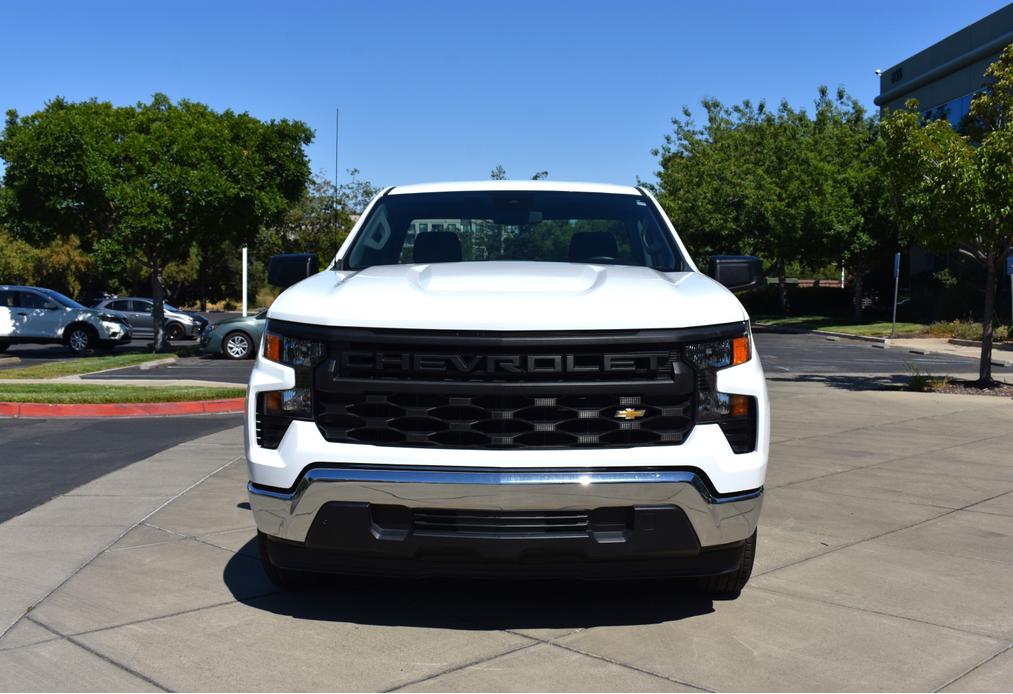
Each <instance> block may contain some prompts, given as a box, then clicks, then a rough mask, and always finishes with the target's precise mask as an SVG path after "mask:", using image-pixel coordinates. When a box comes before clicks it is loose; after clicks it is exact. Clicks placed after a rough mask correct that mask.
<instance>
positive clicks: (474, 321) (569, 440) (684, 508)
mask: <svg viewBox="0 0 1013 694" xmlns="http://www.w3.org/2000/svg"><path fill="white" fill-rule="evenodd" d="M708 274H709V275H710V276H708V275H705V274H703V273H701V272H700V271H699V270H698V269H697V266H696V265H695V264H694V262H693V260H692V259H691V258H690V256H689V254H688V253H687V251H686V248H685V246H684V245H683V243H682V241H681V240H680V238H679V236H678V234H677V233H676V231H675V229H674V228H673V227H672V225H671V223H670V222H669V220H668V219H667V217H666V216H665V213H664V211H663V210H662V208H661V207H660V206H659V204H658V203H657V201H656V200H655V199H654V198H653V197H652V195H651V194H650V192H649V191H647V190H645V189H643V188H639V187H627V186H616V185H597V184H579V183H555V182H545V181H483V182H478V183H456V184H439V185H437V184H431V185H410V186H397V187H393V188H388V189H386V190H383V191H382V192H381V193H380V194H379V195H377V196H376V197H375V198H374V199H373V200H372V202H371V203H370V204H369V206H368V207H367V208H366V210H365V211H364V213H363V215H362V216H361V217H360V219H359V220H358V221H357V223H356V224H355V227H354V228H353V229H352V231H351V233H350V234H349V236H348V238H347V239H346V241H345V242H344V244H343V245H342V246H341V248H340V249H339V250H338V251H337V253H336V255H335V257H334V259H333V261H332V262H331V263H330V264H329V265H328V266H327V268H326V269H325V270H323V271H318V261H317V259H316V257H315V256H312V255H310V254H288V255H284V256H275V257H274V258H273V259H272V260H271V263H270V267H269V277H270V282H271V283H272V284H276V285H278V286H282V287H288V289H286V290H285V291H284V292H283V293H282V294H281V295H280V296H279V297H278V298H277V299H276V300H275V302H274V304H273V305H272V306H271V307H270V309H269V311H268V314H267V324H266V329H265V333H264V336H263V339H262V340H261V342H260V345H259V347H258V354H257V358H256V363H255V365H254V368H253V371H252V374H251V376H250V382H249V391H248V392H249V395H248V403H247V412H246V437H245V438H246V440H245V445H246V457H247V461H248V468H249V478H250V482H249V487H248V488H249V495H250V504H251V508H252V510H253V513H254V516H255V518H256V524H257V529H258V542H259V547H260V552H261V558H262V561H263V565H264V568H265V571H266V572H267V574H268V576H269V577H270V578H271V579H272V580H273V581H274V582H275V583H277V584H279V585H281V586H293V585H299V584H300V582H301V581H303V580H304V579H305V578H306V577H307V575H309V574H313V573H341V574H372V575H390V574H410V575H422V576H446V575H460V574H465V575H480V576H495V577H512V576H553V577H573V578H620V577H633V578H649V577H659V578H660V577H673V578H674V577H681V578H689V579H691V580H692V582H693V583H694V584H695V585H696V586H697V587H698V588H699V589H701V590H703V591H706V592H707V593H709V594H712V595H714V596H719V597H721V596H723V597H734V596H737V595H738V594H739V591H741V589H742V587H743V586H744V585H745V584H746V581H747V580H748V579H749V575H750V571H751V569H752V565H753V557H754V553H755V550H756V526H757V517H758V515H759V513H760V506H761V502H762V494H763V482H764V475H765V472H766V466H767V450H768V443H769V426H770V416H769V410H768V401H767V391H766V385H765V382H764V376H763V370H762V368H761V365H760V360H759V357H758V356H757V354H756V349H755V347H754V345H753V339H752V335H751V332H750V325H749V317H748V315H747V314H746V311H745V310H744V309H743V307H742V305H741V304H740V303H739V301H738V300H737V299H736V298H735V296H734V294H733V293H732V291H730V289H741V288H748V287H752V286H756V285H757V284H758V283H759V282H761V281H762V275H761V269H760V264H759V261H758V260H757V259H756V258H751V257H748V256H716V257H712V258H711V259H710V261H709V270H708Z"/></svg>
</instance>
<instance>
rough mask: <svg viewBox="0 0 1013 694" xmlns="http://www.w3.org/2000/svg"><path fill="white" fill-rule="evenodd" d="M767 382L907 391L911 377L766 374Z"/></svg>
mask: <svg viewBox="0 0 1013 694" xmlns="http://www.w3.org/2000/svg"><path fill="white" fill-rule="evenodd" d="M767 381H769V382H774V383H778V382H781V383H822V384H823V385H825V386H828V387H830V388H836V389H838V390H852V391H869V390H908V389H909V386H910V383H911V375H910V374H909V375H906V376H902V375H899V374H868V375H860V374H794V375H790V374H778V373H767Z"/></svg>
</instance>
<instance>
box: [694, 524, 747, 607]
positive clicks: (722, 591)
mask: <svg viewBox="0 0 1013 694" xmlns="http://www.w3.org/2000/svg"><path fill="white" fill-rule="evenodd" d="M755 559H756V531H755V530H754V531H753V534H752V535H751V536H750V538H749V539H748V540H746V544H745V546H744V547H743V549H742V562H741V563H740V564H739V568H738V569H736V570H735V571H731V572H729V573H726V574H718V575H717V576H701V577H700V578H698V579H697V580H696V588H697V590H699V591H700V592H701V593H705V594H707V595H709V596H711V597H712V598H717V599H719V600H734V599H735V598H737V597H739V593H741V592H742V589H743V588H745V587H746V583H748V582H749V577H750V575H752V573H753V561H754V560H755Z"/></svg>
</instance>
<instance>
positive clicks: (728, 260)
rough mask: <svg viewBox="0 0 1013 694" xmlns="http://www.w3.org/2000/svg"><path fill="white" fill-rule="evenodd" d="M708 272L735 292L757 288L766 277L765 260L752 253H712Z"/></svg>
mask: <svg viewBox="0 0 1013 694" xmlns="http://www.w3.org/2000/svg"><path fill="white" fill-rule="evenodd" d="M707 274H708V275H710V276H711V277H713V278H714V279H716V280H717V281H718V282H720V283H721V284H723V285H725V286H726V287H728V288H729V289H731V290H732V291H733V292H737V291H743V290H746V289H755V288H756V287H759V286H761V285H762V284H763V282H764V279H765V278H764V276H763V262H761V261H760V259H759V258H756V257H754V256H751V255H712V256H711V257H710V259H709V262H708V267H707Z"/></svg>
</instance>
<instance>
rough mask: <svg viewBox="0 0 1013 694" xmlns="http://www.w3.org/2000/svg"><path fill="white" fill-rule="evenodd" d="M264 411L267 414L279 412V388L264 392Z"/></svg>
mask: <svg viewBox="0 0 1013 694" xmlns="http://www.w3.org/2000/svg"><path fill="white" fill-rule="evenodd" d="M264 412H265V413H267V414H281V391H280V390H269V391H267V392H266V393H264Z"/></svg>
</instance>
